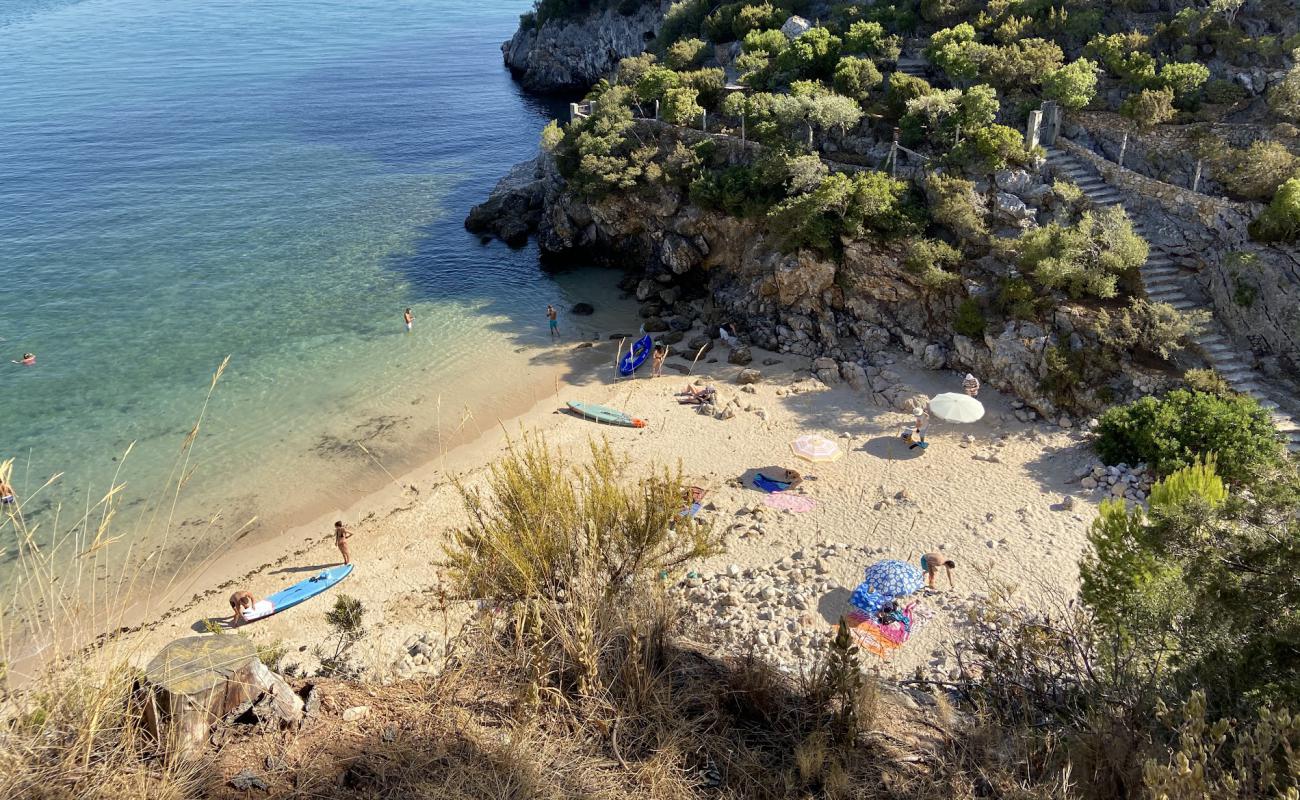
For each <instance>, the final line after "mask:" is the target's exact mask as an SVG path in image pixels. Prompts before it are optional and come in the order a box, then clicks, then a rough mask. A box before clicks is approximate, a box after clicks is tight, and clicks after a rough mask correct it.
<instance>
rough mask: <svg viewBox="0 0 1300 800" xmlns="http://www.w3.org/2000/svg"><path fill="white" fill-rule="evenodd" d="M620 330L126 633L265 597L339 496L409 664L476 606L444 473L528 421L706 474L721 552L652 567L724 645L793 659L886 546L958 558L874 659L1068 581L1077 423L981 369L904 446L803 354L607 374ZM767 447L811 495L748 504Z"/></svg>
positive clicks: (883, 415) (378, 664) (545, 432)
mask: <svg viewBox="0 0 1300 800" xmlns="http://www.w3.org/2000/svg"><path fill="white" fill-rule="evenodd" d="M617 346H618V342H617V341H610V340H607V339H605V340H599V341H591V342H582V343H571V342H570V343H563V344H559V345H556V348H557V349H558V350H560V351H562V352H564V353H566V357H567V359H568V361H569V368H568V372H567V374H568V377H567V379H565V380H564V381H559V380H557V382H556V383H555V386H554V392H553V394H552V395H551V396H549V397H546V398H545V399H542V400H539V401H538V402H537V403H536V404H535V405H534V406H533V407H532V408H531V409H529V410H527V411H526V412H524V413H522V414H520V415H519V416H517V417H515V418H513V419H511V420H509V421H504V420H503V421H502V422H501V424H500V425H499V426H497V427H494V428H493V429H491V430H488V431H485V432H484V433H483V434H482V435H481V436H479V437H478V438H477V439H475V440H474V441H471V442H468V443H466V444H465V445H463V446H461V447H458V448H456V449H454V450H452V451H450V452H448V453H447V454H446V455H445V456H444V457H443V458H440V459H439V460H438V461H437V462H435V463H432V464H429V465H426V466H425V467H423V468H421V469H417V470H415V471H413V472H411V473H409V474H407V475H404V476H400V478H399V480H398V482H397V484H398V485H394V486H391V487H388V488H386V489H385V490H383V491H381V492H377V493H375V494H373V495H370V496H367V497H366V498H364V499H363V500H361V501H360V502H358V503H356V504H355V505H354V506H352V507H350V508H347V509H341V510H339V511H337V512H331V513H330V514H327V515H325V516H323V517H322V518H321V519H320V520H318V521H317V522H316V523H314V524H312V525H307V526H304V527H302V528H300V529H298V530H295V531H293V532H292V533H291V534H290V535H286V536H284V537H280V538H279V539H277V540H275V541H273V542H269V543H266V544H264V545H260V546H258V548H256V550H255V552H249V553H240V554H238V555H237V556H232V557H231V558H229V559H228V560H226V561H222V562H218V563H216V564H213V565H212V566H211V567H210V568H209V569H207V570H206V571H205V573H204V575H203V583H202V585H200V586H196V587H194V594H193V597H191V598H189V599H187V600H184V601H181V602H178V603H177V604H175V605H174V606H172V607H170V609H169V610H168V611H167V612H166V613H165V614H162V615H160V616H159V617H158V618H155V619H154V620H153V621H151V622H149V623H148V624H146V625H144V626H143V627H142V628H141V630H140V631H138V632H137V633H135V634H133V635H131V636H130V637H129V638H130V639H131V640H132V646H131V648H130V650H131V652H133V653H136V654H137V655H136V656H135V658H138V659H147V658H148V656H149V655H150V654H151V653H153V652H155V651H156V650H157V649H158V648H159V647H161V646H162V645H164V644H165V643H166V642H167V641H170V640H171V639H173V638H176V637H179V636H184V635H192V634H193V632H194V631H196V630H200V631H201V630H203V628H204V626H203V622H202V620H204V619H205V618H208V617H228V616H229V607H228V605H227V602H226V600H227V596H228V595H229V593H230V592H231V591H233V590H234V588H236V587H238V588H245V589H248V590H249V591H251V592H252V593H253V594H254V595H255V596H257V597H264V596H265V595H267V594H270V593H272V592H275V591H278V590H280V589H282V588H284V587H286V586H288V585H290V584H292V583H295V582H297V581H299V580H301V579H302V578H303V577H306V576H309V575H311V574H313V573H314V572H317V571H319V570H320V569H321V568H322V567H323V566H326V565H330V564H336V563H338V562H339V560H340V559H339V554H338V551H337V550H336V549H335V547H334V544H333V537H332V534H331V531H330V526H331V525H332V521H333V519H334V518H336V517H341V518H343V519H345V520H347V521H348V522H349V523H350V526H351V528H352V530H353V531H354V532H355V534H356V535H355V536H354V537H353V539H352V540H351V551H352V559H353V562H354V563H355V564H356V570H355V572H354V573H353V575H351V576H350V577H349V578H348V580H347V581H346V582H345V583H344V584H342V585H341V586H340V588H339V590H338V591H339V592H343V593H346V594H348V595H351V596H353V597H356V598H358V599H360V600H361V601H362V603H363V604H364V606H365V608H366V614H365V619H366V624H367V626H368V633H367V635H366V636H365V638H364V639H363V640H362V641H361V642H360V643H359V644H358V645H357V647H356V648H355V650H354V657H355V658H356V659H357V660H358V662H359V663H361V664H363V665H365V666H366V667H368V668H369V669H371V670H373V671H375V672H377V673H379V674H395V675H400V674H408V673H410V672H412V671H418V670H420V669H424V668H425V664H427V663H429V662H430V661H431V660H433V661H436V660H437V654H438V652H440V651H441V648H442V646H443V643H444V642H445V640H446V639H447V638H448V637H449V636H452V635H454V634H455V633H456V632H457V631H458V630H459V628H460V625H461V622H462V621H463V620H464V619H465V618H466V616H467V615H469V614H470V613H472V612H473V610H474V609H475V605H474V604H473V603H466V602H454V601H453V602H451V603H448V600H447V598H448V595H449V593H450V591H451V587H450V586H449V585H448V583H447V581H446V580H445V579H444V577H443V575H442V574H441V572H440V569H439V563H440V561H441V560H442V557H443V545H444V543H445V542H446V541H447V540H448V536H449V534H450V532H451V531H452V530H453V529H454V528H455V527H456V526H457V525H458V524H459V523H460V522H461V521H462V520H463V519H464V516H463V515H464V509H463V507H462V503H461V499H460V496H459V493H458V490H457V488H456V486H455V485H454V483H453V480H454V479H459V480H460V481H461V482H462V483H463V484H464V485H466V486H469V487H474V486H477V485H481V483H482V481H483V479H484V477H485V473H486V466H487V465H488V464H490V463H491V462H492V461H493V460H494V459H495V458H496V457H498V456H499V455H500V454H501V453H502V452H503V449H504V448H505V447H507V446H508V442H509V440H510V439H511V438H517V437H519V436H521V435H523V434H524V433H532V434H537V435H541V436H543V437H545V440H546V442H547V443H548V445H549V446H550V447H551V448H553V449H554V450H555V451H556V452H558V453H560V454H562V455H563V456H564V457H566V458H568V459H571V460H574V461H581V460H582V459H584V458H586V457H588V449H587V445H588V442H589V441H590V440H591V439H592V438H593V437H604V438H605V439H607V440H608V441H609V442H610V443H611V444H612V445H613V446H614V448H615V449H616V450H617V451H619V452H621V453H624V454H626V455H627V456H628V457H629V458H630V459H631V462H632V465H633V470H634V471H635V470H636V469H637V468H643V467H646V466H649V465H651V464H663V465H673V464H677V463H680V464H681V466H682V469H683V472H684V474H685V476H686V478H687V479H688V480H689V481H690V482H691V483H693V484H697V485H700V486H702V487H704V488H706V489H707V490H708V496H707V497H706V503H705V508H704V509H703V510H702V511H701V512H700V517H701V518H702V519H705V520H707V521H710V522H712V523H713V524H716V525H719V526H722V527H724V528H727V529H728V531H729V535H728V537H727V552H726V553H724V554H722V555H720V556H717V557H714V558H712V559H709V560H706V561H703V562H701V563H699V564H694V565H691V567H690V569H689V570H688V571H687V573H684V574H682V575H674V576H669V580H670V581H672V582H673V584H674V586H675V591H676V592H677V593H678V595H679V596H680V597H681V599H682V601H683V606H684V607H685V608H686V609H687V613H688V614H691V615H693V616H695V617H697V618H698V619H699V620H700V621H701V622H702V623H704V624H705V626H706V628H707V629H708V630H711V631H712V632H713V634H714V637H715V639H716V643H717V646H718V647H719V648H721V649H726V648H736V647H745V648H747V647H749V646H750V645H751V644H754V645H756V646H758V647H759V649H760V651H763V652H766V653H768V655H769V656H770V657H771V658H773V659H774V660H775V661H776V662H778V663H780V664H782V665H784V666H786V667H788V668H791V669H794V668H797V666H798V664H799V662H800V661H801V660H802V659H806V658H810V657H811V656H812V651H813V649H814V648H815V647H816V646H817V644H816V642H817V641H818V640H819V639H822V638H825V637H824V636H821V634H822V633H824V632H825V631H828V630H829V629H830V626H831V625H832V624H834V622H835V621H836V620H837V619H838V618H839V616H840V615H841V614H843V613H845V612H846V611H848V610H849V606H848V604H847V600H848V595H849V592H851V591H852V589H853V587H854V586H855V585H856V584H857V582H858V581H859V580H860V578H861V573H862V570H863V568H864V567H865V566H867V565H868V564H870V563H872V562H874V561H876V560H879V559H882V558H899V559H903V560H906V561H911V562H913V563H915V562H916V561H917V560H918V559H919V556H920V555H921V554H923V553H926V552H930V551H939V552H942V553H943V554H944V555H945V556H947V557H950V558H952V559H953V560H955V561H956V563H957V569H956V571H955V572H954V578H955V580H956V588H955V589H949V588H948V586H947V581H946V580H945V579H944V577H943V576H942V575H940V583H939V586H940V591H938V592H937V593H934V594H931V595H926V596H924V597H923V598H922V601H921V608H922V609H923V610H924V613H923V617H924V620H923V621H922V622H921V623H920V624H918V625H917V626H916V629H915V631H914V634H913V636H912V638H911V640H910V641H908V642H906V643H905V644H904V645H903V646H902V647H900V648H898V649H897V650H896V651H893V652H892V653H891V654H890V655H889V657H888V658H887V659H875V661H874V663H875V665H876V666H877V667H878V668H879V669H880V670H881V671H882V673H884V674H894V675H907V674H911V673H913V672H914V671H915V669H916V668H917V667H921V668H924V669H926V670H928V671H930V673H931V674H934V675H946V673H947V672H948V670H949V669H950V668H951V666H952V665H951V664H949V663H948V659H949V653H950V650H951V648H952V647H953V646H955V645H958V643H960V641H961V639H962V630H963V628H964V626H965V625H966V620H967V619H968V614H969V612H970V611H971V610H972V609H973V608H978V607H979V606H981V605H982V604H983V602H984V600H985V599H986V598H987V597H989V596H990V595H991V594H993V593H998V594H1002V593H1010V594H1011V595H1013V596H1015V597H1016V598H1018V599H1019V600H1021V601H1023V602H1025V603H1027V604H1029V605H1031V606H1040V607H1045V608H1046V607H1055V606H1056V605H1057V604H1058V603H1060V602H1063V601H1064V600H1065V599H1067V598H1068V597H1070V596H1072V595H1073V594H1074V592H1076V591H1077V584H1078V567H1077V564H1078V559H1079V557H1080V555H1081V553H1082V552H1083V549H1084V547H1085V543H1086V531H1087V528H1088V524H1089V522H1090V521H1091V519H1092V518H1093V517H1094V516H1095V514H1096V504H1095V502H1094V500H1093V497H1092V495H1091V493H1088V492H1085V491H1084V490H1083V489H1082V488H1081V486H1080V483H1079V476H1080V475H1084V474H1088V473H1089V472H1090V467H1091V465H1092V463H1093V462H1094V461H1095V459H1094V458H1093V457H1092V455H1091V452H1090V450H1089V449H1088V448H1087V446H1086V444H1084V442H1083V436H1082V434H1080V433H1078V432H1076V431H1069V430H1062V429H1059V428H1057V427H1055V426H1051V425H1046V424H1043V423H1034V422H1023V421H1021V420H1020V419H1018V418H1017V416H1016V415H1015V413H1014V412H1015V410H1016V409H1015V408H1014V407H1013V401H1012V400H1011V399H1010V398H1007V397H1005V396H1001V395H999V394H998V393H997V392H995V391H993V390H991V389H987V388H986V389H985V390H984V391H983V392H982V393H981V395H980V400H982V401H983V402H984V403H985V405H986V408H987V414H986V416H985V418H984V419H983V420H981V421H979V422H976V423H973V424H969V425H955V424H948V423H943V422H940V421H938V420H936V421H935V422H934V423H932V425H931V427H930V432H929V437H928V439H929V441H930V443H931V446H930V447H929V448H928V449H925V450H921V449H909V448H908V447H907V445H906V443H904V442H902V441H901V440H900V439H899V435H898V434H899V430H900V429H901V428H902V427H903V426H905V425H906V424H907V423H908V422H909V421H910V419H911V415H910V414H908V413H903V412H900V411H899V410H897V409H894V408H890V407H884V406H883V405H880V404H879V402H880V401H879V395H874V396H873V395H870V394H866V393H863V392H860V391H857V390H854V389H852V388H850V387H849V386H847V385H844V384H839V385H834V386H827V385H825V384H823V383H822V382H820V381H818V380H816V379H815V378H813V377H812V374H811V372H810V371H809V369H808V368H809V366H810V365H809V363H808V360H807V359H804V358H799V357H793V356H784V355H781V354H773V353H765V352H762V351H759V350H754V351H753V353H754V365H753V366H754V367H755V368H757V369H758V370H759V371H760V372H761V373H762V378H761V380H760V381H759V382H758V383H756V384H752V385H747V386H741V385H739V384H738V383H737V378H738V376H739V373H740V372H741V369H742V368H741V367H738V366H733V365H730V364H727V363H726V348H725V346H720V347H719V348H715V350H714V351H713V352H712V353H710V354H708V355H707V356H706V357H704V358H702V359H700V360H699V361H698V362H696V363H695V365H694V372H693V374H691V375H689V376H687V375H683V374H682V373H683V372H685V371H686V370H687V369H689V368H690V361H688V360H687V359H686V358H685V357H683V356H682V355H680V354H674V355H673V356H671V357H670V358H669V360H668V365H667V368H666V369H665V370H664V376H663V377H660V378H655V379H651V378H649V377H648V376H649V368H648V366H647V367H645V368H643V369H642V370H640V371H639V372H638V373H637V375H636V377H634V378H632V379H621V380H620V379H616V378H615V377H614V376H613V370H612V368H611V365H612V363H613V359H614V356H615V349H616V347H617ZM876 358H877V359H878V360H879V361H880V363H881V364H883V365H885V366H886V367H887V370H888V372H889V373H890V374H891V375H894V376H897V383H898V384H899V385H900V386H905V387H906V391H907V392H909V393H910V392H912V391H913V390H914V391H915V393H917V394H926V395H933V394H937V393H939V392H942V391H951V390H953V389H955V388H956V389H959V388H960V385H961V375H960V374H957V373H952V372H934V371H929V370H926V369H924V368H922V367H921V366H920V365H919V363H917V362H914V361H913V360H912V359H911V357H910V356H904V355H902V354H899V353H890V352H888V351H886V352H882V353H879V354H877V356H876ZM760 365H761V366H760ZM695 383H702V384H705V385H712V386H715V387H716V388H717V391H718V406H717V407H718V408H719V409H722V410H723V411H722V412H720V413H709V414H706V413H697V411H696V409H695V408H694V407H692V406H685V405H680V404H679V403H678V402H677V397H676V396H675V395H676V393H678V392H680V391H681V390H683V389H684V388H685V386H687V385H688V384H695ZM873 397H875V398H876V400H875V401H874V402H873V399H872V398H873ZM572 399H580V400H584V401H587V402H594V403H600V404H602V405H607V406H611V407H614V408H618V409H622V410H625V411H627V412H628V413H631V414H633V415H635V416H637V417H640V418H643V419H645V420H646V421H647V426H646V427H645V428H642V429H635V428H613V427H608V426H601V425H596V424H594V423H592V422H590V421H587V420H582V419H579V418H576V417H574V416H571V415H569V414H567V413H564V412H563V410H562V409H563V406H564V404H565V402H566V401H568V400H572ZM728 409H729V410H728ZM1022 416H1023V415H1022ZM804 433H817V434H821V435H823V436H826V437H828V438H832V439H834V440H835V441H836V442H838V443H839V445H840V446H841V447H842V448H844V449H845V450H846V451H847V452H846V454H845V456H844V457H843V458H841V459H839V460H838V461H835V462H833V463H825V464H815V465H812V464H807V463H805V462H800V461H798V460H797V459H795V457H794V456H793V455H792V454H791V451H790V447H789V443H790V442H791V441H792V440H793V439H794V438H796V437H797V436H799V435H802V434H804ZM771 466H791V467H795V468H798V469H800V470H802V471H803V472H804V474H805V475H806V476H807V478H806V480H805V482H804V484H803V485H802V486H801V487H799V490H800V492H801V493H802V494H803V495H805V496H807V497H809V498H811V499H812V501H813V508H812V509H811V510H809V511H806V512H803V513H791V512H785V511H776V510H774V509H770V508H767V507H766V506H764V505H763V504H762V498H763V496H764V495H763V494H762V493H760V492H758V491H757V490H755V489H754V488H753V487H752V486H751V485H749V484H748V482H747V481H746V476H747V475H752V474H753V472H754V470H759V469H762V468H764V467H771ZM1072 493H1077V496H1075V495H1074V494H1072ZM1067 496H1069V497H1070V499H1069V500H1066V497H1067ZM332 602H333V594H332V593H327V594H325V595H322V596H321V597H319V598H316V599H313V600H312V601H309V602H307V603H304V604H303V605H301V606H299V607H297V608H295V609H293V610H291V611H290V612H287V613H285V614H281V615H277V616H274V617H271V618H269V619H266V620H262V621H259V622H256V623H253V624H251V625H248V626H246V627H244V628H242V629H241V630H242V631H243V632H245V633H247V634H248V635H250V636H252V637H253V638H254V639H256V640H258V641H259V642H263V643H266V644H271V643H273V642H279V643H281V644H282V645H283V646H284V647H285V648H286V652H287V655H286V656H285V657H284V660H283V663H282V665H281V666H282V667H283V668H287V669H289V670H290V671H291V672H294V671H296V672H298V673H311V672H312V671H314V669H316V668H317V666H318V661H317V658H316V656H315V655H314V653H313V648H314V646H315V645H317V644H318V643H320V642H322V641H324V640H325V639H326V638H327V635H328V627H327V625H326V623H325V618H324V615H325V611H326V610H327V609H328V608H329V606H330V605H331V603H332ZM869 663H872V662H870V661H869Z"/></svg>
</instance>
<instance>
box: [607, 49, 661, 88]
mask: <svg viewBox="0 0 1300 800" xmlns="http://www.w3.org/2000/svg"><path fill="white" fill-rule="evenodd" d="M658 61H659V59H658V58H657V57H656V56H655V54H654V53H642V54H641V55H639V56H628V57H627V58H624V59H622V60H620V61H619V62H618V73H617V80H616V81H615V82H616V83H619V84H622V85H624V86H636V85H637V84H638V83H640V81H641V78H643V77H644V76H645V74H646V72H648V71H649V70H650V68H651V67H653V66H654V65H655V64H656V63H658Z"/></svg>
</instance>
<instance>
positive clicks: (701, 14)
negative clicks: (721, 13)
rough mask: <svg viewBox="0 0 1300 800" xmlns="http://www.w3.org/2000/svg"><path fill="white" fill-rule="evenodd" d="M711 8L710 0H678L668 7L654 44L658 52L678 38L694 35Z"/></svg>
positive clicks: (665, 48)
mask: <svg viewBox="0 0 1300 800" xmlns="http://www.w3.org/2000/svg"><path fill="white" fill-rule="evenodd" d="M712 9H713V2H712V0H678V2H676V3H673V4H672V5H671V6H669V7H668V11H667V12H666V13H665V14H664V21H663V24H662V25H660V26H659V35H658V36H656V37H655V41H654V44H655V46H656V48H658V49H659V50H660V52H667V50H668V48H670V47H672V46H673V45H674V44H676V42H677V40H678V39H683V38H686V37H688V36H694V35H695V33H696V32H698V31H699V30H700V29H701V27H702V26H703V25H704V18H705V17H707V16H708V15H709V12H710V11H711V10H712Z"/></svg>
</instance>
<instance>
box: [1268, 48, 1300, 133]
mask: <svg viewBox="0 0 1300 800" xmlns="http://www.w3.org/2000/svg"><path fill="white" fill-rule="evenodd" d="M1297 52H1300V51H1297ZM1296 60H1297V61H1300V59H1296ZM1265 99H1266V100H1267V101H1268V107H1269V108H1270V109H1271V110H1272V111H1273V113H1274V114H1276V115H1277V116H1278V118H1279V119H1282V120H1285V121H1286V122H1294V123H1297V124H1300V64H1296V65H1295V66H1293V67H1291V69H1290V70H1289V71H1288V72H1287V74H1286V77H1284V78H1283V79H1282V80H1280V81H1278V82H1277V83H1276V84H1274V85H1273V86H1272V87H1271V88H1270V89H1269V90H1268V95H1267V96H1266V98H1265Z"/></svg>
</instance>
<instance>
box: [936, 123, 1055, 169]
mask: <svg viewBox="0 0 1300 800" xmlns="http://www.w3.org/2000/svg"><path fill="white" fill-rule="evenodd" d="M1035 155H1041V152H1031V151H1030V150H1029V149H1028V148H1026V147H1025V137H1024V135H1023V134H1021V133H1020V131H1018V130H1016V129H1015V128H1009V127H1007V126H1006V125H984V126H976V127H974V128H973V129H972V130H970V131H969V132H967V131H966V130H965V129H964V128H963V131H962V140H961V144H959V145H957V146H956V147H954V148H952V150H950V151H949V153H948V156H947V159H946V160H947V161H949V163H953V164H959V165H961V166H963V167H968V168H971V169H974V170H977V171H981V172H984V173H991V172H996V171H998V170H1000V169H1006V168H1007V167H1008V166H1018V167H1023V166H1028V165H1029V163H1030V162H1031V161H1032V160H1033V158H1034V156H1035Z"/></svg>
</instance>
